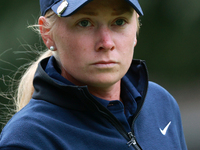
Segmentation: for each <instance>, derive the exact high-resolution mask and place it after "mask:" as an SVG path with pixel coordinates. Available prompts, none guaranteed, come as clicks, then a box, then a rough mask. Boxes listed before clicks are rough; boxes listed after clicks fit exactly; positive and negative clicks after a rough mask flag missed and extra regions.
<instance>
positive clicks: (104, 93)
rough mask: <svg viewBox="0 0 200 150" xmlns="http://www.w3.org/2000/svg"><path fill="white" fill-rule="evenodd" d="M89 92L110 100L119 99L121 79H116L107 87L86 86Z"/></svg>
mask: <svg viewBox="0 0 200 150" xmlns="http://www.w3.org/2000/svg"><path fill="white" fill-rule="evenodd" d="M88 90H89V92H90V93H91V94H92V95H94V96H96V97H99V98H101V99H104V100H108V101H112V100H121V99H120V91H121V81H118V82H117V83H115V84H114V85H112V86H109V87H90V86H88Z"/></svg>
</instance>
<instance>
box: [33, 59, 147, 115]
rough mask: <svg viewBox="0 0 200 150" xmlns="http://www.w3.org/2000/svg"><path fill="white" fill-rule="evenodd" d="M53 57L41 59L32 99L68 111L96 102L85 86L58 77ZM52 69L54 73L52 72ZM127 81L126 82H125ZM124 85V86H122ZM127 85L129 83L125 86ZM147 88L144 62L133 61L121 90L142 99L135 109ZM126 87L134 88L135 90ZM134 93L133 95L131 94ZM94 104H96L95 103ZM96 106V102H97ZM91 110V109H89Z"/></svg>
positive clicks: (35, 77)
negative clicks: (92, 101) (43, 101)
mask: <svg viewBox="0 0 200 150" xmlns="http://www.w3.org/2000/svg"><path fill="white" fill-rule="evenodd" d="M54 61H55V60H54V58H53V57H50V58H46V59H43V60H42V61H41V62H40V63H39V65H38V68H37V71H36V73H35V76H34V81H33V85H34V88H35V91H34V93H33V98H34V99H41V100H45V101H48V102H50V103H53V104H56V105H59V106H61V107H66V108H68V109H76V110H77V109H78V110H82V111H83V110H86V109H88V104H90V102H89V101H88V99H90V101H91V99H92V100H94V101H96V100H95V99H94V97H92V96H91V94H90V93H89V92H88V89H87V86H76V85H73V84H72V83H71V82H69V81H68V80H66V79H65V78H64V77H62V76H60V74H59V73H58V72H59V69H58V68H54V67H53V64H50V65H47V64H48V63H53V62H54ZM52 69H54V71H52ZM127 80H128V81H127ZM123 82H124V83H126V84H123ZM127 83H129V84H128V85H127ZM147 86H148V76H147V69H146V65H145V63H144V61H141V60H133V62H132V64H131V66H130V69H129V70H128V72H127V74H126V75H125V76H124V77H123V78H122V88H123V89H124V90H129V93H130V94H131V95H132V96H134V98H135V99H136V100H137V97H140V96H141V97H142V100H141V99H140V100H139V101H137V108H138V109H140V107H142V104H143V102H144V97H145V95H146V89H147ZM128 87H135V89H133V88H132V90H133V91H134V92H133V91H132V90H130V88H128ZM133 93H134V94H133ZM95 103H96V102H95ZM97 104H98V102H97ZM90 108H91V107H90Z"/></svg>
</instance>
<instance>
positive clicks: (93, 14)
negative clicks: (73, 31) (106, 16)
mask: <svg viewBox="0 0 200 150" xmlns="http://www.w3.org/2000/svg"><path fill="white" fill-rule="evenodd" d="M80 14H83V15H89V16H97V15H98V13H97V12H93V11H83V12H81V13H80Z"/></svg>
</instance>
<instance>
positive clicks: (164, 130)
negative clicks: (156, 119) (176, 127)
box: [160, 121, 171, 135]
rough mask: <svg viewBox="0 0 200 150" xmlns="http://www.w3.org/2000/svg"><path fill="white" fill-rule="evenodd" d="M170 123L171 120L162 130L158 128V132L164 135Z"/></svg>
mask: <svg viewBox="0 0 200 150" xmlns="http://www.w3.org/2000/svg"><path fill="white" fill-rule="evenodd" d="M170 124H171V121H170V122H169V123H168V124H167V126H166V127H165V128H164V129H163V130H162V129H161V128H160V132H161V133H162V134H163V135H166V133H167V130H168V128H169V126H170Z"/></svg>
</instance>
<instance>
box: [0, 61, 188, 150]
mask: <svg viewBox="0 0 200 150" xmlns="http://www.w3.org/2000/svg"><path fill="white" fill-rule="evenodd" d="M48 61H49V58H47V59H44V60H42V61H41V62H40V64H39V66H38V69H37V71H36V74H35V77H34V81H33V84H34V88H35V91H34V94H33V97H32V99H31V100H30V102H29V103H28V105H27V106H25V107H24V108H23V109H22V110H21V111H19V112H18V113H16V114H15V115H14V116H13V118H12V119H11V120H10V121H9V122H8V123H7V125H6V126H5V127H4V129H3V131H2V133H1V137H0V149H1V150H9V149H29V150H31V149H32V150H51V149H64V150H94V149H100V150H126V149H127V150H130V149H133V150H134V149H136V150H139V149H144V150H186V149H187V147H186V144H185V139H184V135H183V130H182V125H181V117H180V111H179V107H178V105H177V103H176V101H175V100H174V98H173V97H172V96H171V95H170V94H169V93H168V92H167V91H166V90H165V89H163V88H162V87H160V86H159V85H157V84H155V83H153V82H148V77H147V71H146V66H145V64H144V62H143V61H140V60H133V62H132V64H131V67H130V69H129V71H128V72H127V74H126V75H125V77H123V78H122V80H126V81H124V82H129V84H131V85H132V87H135V89H136V90H137V92H138V93H139V95H140V98H137V97H136V96H135V95H133V92H132V90H133V89H130V88H129V87H127V84H123V82H122V88H123V90H125V91H126V94H127V95H128V96H129V97H133V103H135V105H136V107H135V108H136V110H135V112H134V114H133V115H132V116H131V119H130V120H131V122H129V126H130V132H129V131H127V130H126V129H125V125H124V124H123V123H122V122H121V121H119V120H118V119H117V118H116V117H115V115H113V113H111V112H110V111H109V110H108V109H107V108H106V107H104V106H103V105H102V104H101V103H100V102H99V101H98V100H96V99H95V98H94V96H92V95H91V94H90V93H89V91H88V89H87V86H75V85H71V84H70V83H68V81H67V80H65V79H64V78H63V79H60V80H57V79H56V77H55V78H52V77H50V76H51V75H49V74H47V73H46V72H45V68H46V66H47V64H48ZM135 89H134V90H135ZM126 107H127V106H126Z"/></svg>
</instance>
